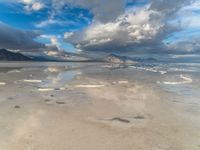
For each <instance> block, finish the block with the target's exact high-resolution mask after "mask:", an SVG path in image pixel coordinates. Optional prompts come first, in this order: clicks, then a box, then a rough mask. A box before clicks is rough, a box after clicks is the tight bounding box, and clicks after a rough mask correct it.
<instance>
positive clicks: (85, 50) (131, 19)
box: [0, 0, 200, 56]
mask: <svg viewBox="0 0 200 150" xmlns="http://www.w3.org/2000/svg"><path fill="white" fill-rule="evenodd" d="M0 48H6V49H9V50H14V51H20V52H22V53H27V54H33V55H43V54H45V55H55V56H56V55H60V54H62V53H63V52H73V53H80V54H88V55H92V56H95V55H96V56H100V55H103V54H110V53H117V54H123V55H132V54H147V55H151V54H161V55H168V54H172V55H178V54H179V55H199V54H200V0H0Z"/></svg>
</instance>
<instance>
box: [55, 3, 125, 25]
mask: <svg viewBox="0 0 200 150" xmlns="http://www.w3.org/2000/svg"><path fill="white" fill-rule="evenodd" d="M66 4H68V5H71V6H74V7H81V8H85V9H88V10H90V11H91V13H93V15H94V19H95V20H99V21H102V22H107V21H110V20H114V19H116V18H117V17H118V16H119V15H120V14H122V13H123V12H124V11H125V7H126V0H109V1H104V0H53V8H54V9H56V10H60V9H61V8H62V7H63V6H65V5H66Z"/></svg>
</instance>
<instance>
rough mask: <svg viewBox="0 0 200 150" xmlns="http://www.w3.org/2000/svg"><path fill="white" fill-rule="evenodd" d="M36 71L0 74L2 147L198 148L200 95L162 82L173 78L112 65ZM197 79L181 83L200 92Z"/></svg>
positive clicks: (41, 149) (25, 149) (34, 68)
mask: <svg viewBox="0 0 200 150" xmlns="http://www.w3.org/2000/svg"><path fill="white" fill-rule="evenodd" d="M6 66H9V65H7V64H6ZM10 66H12V65H10ZM30 66H31V65H30ZM30 66H29V65H28V66H27V64H19V65H18V66H16V67H15V68H11V67H6V68H5V67H2V69H1V71H0V82H1V83H5V84H1V85H0V149H2V150H66V149H69V150H86V149H87V150H199V149H200V117H199V115H200V111H199V110H200V109H199V108H200V102H199V101H198V99H199V98H200V97H199V95H198V94H197V95H195V94H191V95H183V94H182V95H181V94H180V93H178V92H177V91H176V90H172V89H173V87H170V90H171V91H170V90H168V88H169V87H168V88H167V87H165V85H163V84H162V83H164V82H166V81H168V80H170V81H171V80H172V81H173V80H175V79H174V78H172V77H171V76H172V73H167V74H162V73H160V72H155V71H152V72H149V71H144V70H138V69H135V68H133V67H119V66H117V67H116V66H115V67H113V66H112V67H105V66H108V65H107V64H106V65H105V64H84V65H83V64H70V65H68V64H45V65H44V66H40V65H39V66H38V65H35V64H33V65H32V66H31V67H30ZM181 74H184V73H183V72H181ZM185 76H187V79H188V78H189V76H190V77H191V76H192V74H186V75H185V74H184V77H185ZM177 77H178V76H177ZM158 80H159V81H160V82H159V83H158V82H157V81H158ZM193 80H194V82H195V81H196V82H195V84H194V85H193V83H190V82H187V83H185V84H184V85H183V86H184V88H185V87H187V88H188V89H196V90H197V91H198V90H199V86H198V83H197V81H199V80H198V78H196V79H193ZM177 82H179V81H177ZM166 86H169V85H166ZM172 86H173V85H172ZM176 86H179V85H176ZM181 88H182V87H179V88H178V89H181ZM188 89H186V91H187V90H188ZM185 93H187V92H185Z"/></svg>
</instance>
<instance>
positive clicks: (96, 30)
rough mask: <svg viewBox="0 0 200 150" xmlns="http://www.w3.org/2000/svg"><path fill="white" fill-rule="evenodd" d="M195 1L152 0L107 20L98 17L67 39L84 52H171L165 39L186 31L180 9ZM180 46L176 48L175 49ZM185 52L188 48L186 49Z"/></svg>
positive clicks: (67, 34)
mask: <svg viewBox="0 0 200 150" xmlns="http://www.w3.org/2000/svg"><path fill="white" fill-rule="evenodd" d="M190 2H191V0H169V1H163V0H151V1H150V3H149V4H147V5H145V6H140V7H133V8H132V9H129V10H127V11H126V12H125V13H123V14H121V15H119V16H118V17H117V18H116V19H114V20H112V19H109V21H107V22H102V21H101V20H94V21H93V23H92V24H91V25H90V26H88V27H87V28H86V29H84V30H82V31H78V32H73V33H71V32H70V33H68V32H66V33H65V36H64V37H65V41H67V42H70V43H72V44H73V45H74V46H75V47H76V48H77V49H81V50H83V51H84V52H86V51H87V52H88V51H89V52H92V51H95V52H96V51H98V52H120V53H121V52H135V53H167V52H171V50H170V49H169V48H174V47H168V45H166V44H165V43H164V42H163V41H164V40H165V39H166V38H168V37H169V36H170V35H171V34H173V33H175V32H179V31H181V30H182V27H181V25H180V22H179V20H178V19H177V16H178V12H179V11H180V10H181V9H182V8H184V7H185V6H188V4H190ZM176 50H177V49H175V48H174V52H176ZM183 51H184V50H183Z"/></svg>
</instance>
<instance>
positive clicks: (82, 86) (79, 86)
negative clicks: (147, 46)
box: [75, 84, 105, 88]
mask: <svg viewBox="0 0 200 150" xmlns="http://www.w3.org/2000/svg"><path fill="white" fill-rule="evenodd" d="M104 86H105V85H103V84H99V85H76V86H75V87H77V88H100V87H104Z"/></svg>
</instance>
